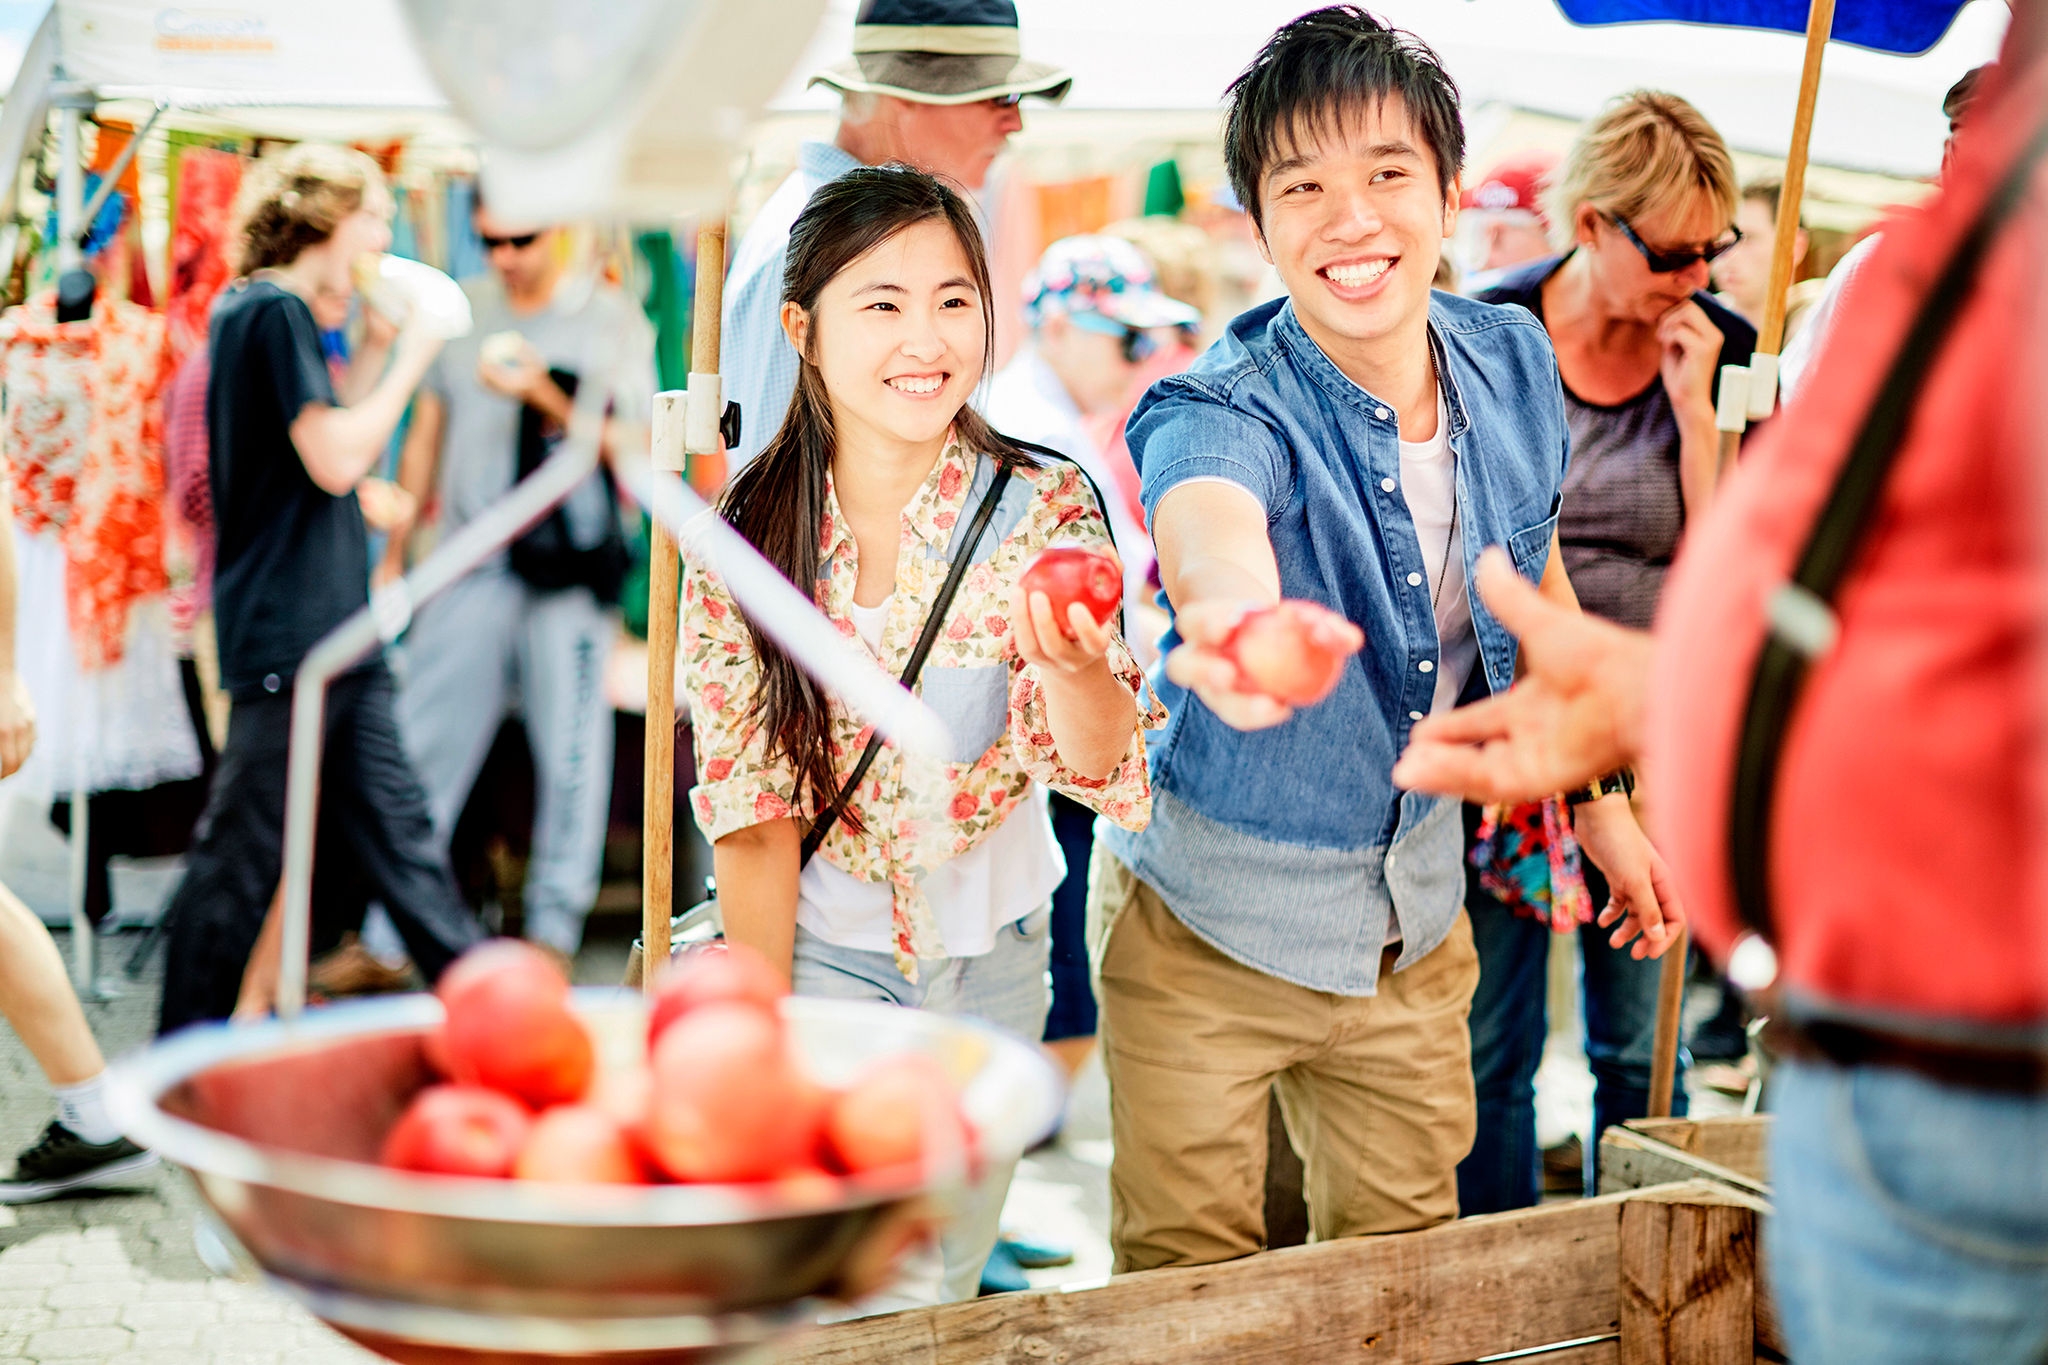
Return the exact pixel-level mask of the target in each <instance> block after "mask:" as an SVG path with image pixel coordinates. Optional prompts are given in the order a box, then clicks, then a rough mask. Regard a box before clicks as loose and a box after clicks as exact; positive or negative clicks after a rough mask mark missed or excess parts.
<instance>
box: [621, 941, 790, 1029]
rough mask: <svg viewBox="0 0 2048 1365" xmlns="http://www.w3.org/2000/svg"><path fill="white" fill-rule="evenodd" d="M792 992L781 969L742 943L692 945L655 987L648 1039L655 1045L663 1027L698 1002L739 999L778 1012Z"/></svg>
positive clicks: (745, 1003)
mask: <svg viewBox="0 0 2048 1365" xmlns="http://www.w3.org/2000/svg"><path fill="white" fill-rule="evenodd" d="M788 994H789V983H788V982H786V981H784V980H783V979H782V973H780V972H778V971H776V970H775V969H774V968H773V967H771V966H769V965H768V959H767V958H765V957H763V956H761V954H760V953H759V952H757V951H755V950H754V949H752V948H749V947H748V946H747V945H746V944H744V943H714V944H707V945H705V946H704V947H701V948H692V949H691V950H690V951H689V952H687V953H684V954H683V955H682V956H681V957H680V958H678V959H677V960H676V961H675V962H674V963H673V964H672V965H671V966H670V967H669V969H668V971H666V972H664V973H663V974H662V977H661V981H660V983H659V984H657V985H656V987H655V991H654V1004H653V1006H652V1008H650V1009H649V1010H648V1013H647V1042H648V1044H649V1046H652V1045H653V1044H654V1042H655V1040H657V1039H659V1038H660V1037H661V1035H662V1031H663V1030H664V1029H666V1028H667V1027H668V1026H669V1025H670V1024H673V1023H674V1022H675V1021H676V1020H678V1019H680V1018H682V1017H683V1016H684V1015H685V1014H688V1013H689V1012H690V1011H691V1010H694V1009H697V1008H699V1007H700V1006H703V1005H716V1004H721V1003H738V1004H743V1005H754V1006H757V1007H759V1008H761V1009H764V1010H766V1011H768V1013H770V1014H774V1013H775V1011H776V1010H777V1009H778V1008H779V1007H780V1005H781V1003H782V998H783V997H784V996H786V995H788Z"/></svg>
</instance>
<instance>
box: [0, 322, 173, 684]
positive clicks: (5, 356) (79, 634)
mask: <svg viewBox="0 0 2048 1365" xmlns="http://www.w3.org/2000/svg"><path fill="white" fill-rule="evenodd" d="M169 377H170V351H169V348H168V346H167V345H166V341H165V322H164V319H163V318H161V317H159V316H158V315H156V314H154V313H152V312H150V311H149V310H148V309H146V308H143V307H140V306H138V305H136V304H131V303H126V302H123V301H121V300H118V299H105V298H103V299H101V300H100V302H99V303H98V304H97V305H96V306H95V308H94V310H93V316H92V317H91V318H89V319H87V320H86V321H83V322H63V323H60V322H58V321H57V320H56V296H55V295H54V294H44V295H40V296H38V297H36V298H34V299H32V300H30V301H29V302H28V303H25V304H23V305H21V306H20V307H19V308H14V309H10V310H9V311H8V312H7V314H6V315H5V316H0V386H4V391H5V400H6V414H5V419H4V427H0V440H4V443H5V449H6V452H7V459H8V464H9V466H10V469H11V471H12V474H13V478H14V515H15V520H16V521H17V522H19V523H20V524H21V526H22V528H23V529H24V530H26V531H29V532H31V533H35V532H39V531H44V530H52V529H54V530H55V531H57V533H58V535H59V537H60V538H61V540H62V541H63V544H64V563H65V582H64V588H65V590H64V599H65V608H66V612H65V614H66V617H67V619H68V621H69V622H70V627H71V634H72V643H73V646H74V648H75V649H76V651H77V657H78V664H79V667H80V668H82V669H84V670H85V671H87V672H90V671H92V670H94V669H98V668H104V667H106V666H107V665H109V664H112V663H115V662H118V661H119V659H120V658H121V650H122V642H123V639H124V637H125V635H126V633H127V624H128V609H129V606H130V605H131V604H132V603H133V602H135V601H136V600H137V599H139V598H143V597H150V596H154V595H157V594H160V593H162V592H163V591H164V590H165V589H166V588H167V587H168V586H169V580H168V579H167V577H166V576H165V573H164V546H163V511H162V500H163V492H164V477H163V459H162V452H163V432H162V430H161V409H160V406H159V399H160V397H161V394H162V390H163V387H164V384H165V383H166V381H167V380H168V379H169Z"/></svg>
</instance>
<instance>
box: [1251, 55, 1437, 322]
mask: <svg viewBox="0 0 2048 1365" xmlns="http://www.w3.org/2000/svg"><path fill="white" fill-rule="evenodd" d="M1259 200H1260V203H1259V207H1260V216H1261V218H1262V219H1263V229H1264V230H1263V233H1262V238H1263V248H1264V251H1265V253H1266V256H1267V258H1268V259H1269V260H1271V261H1272V262H1273V266H1274V268H1275V269H1276V270H1278V271H1279V272H1280V278H1281V279H1282V280H1283V281H1285V282H1286V285H1287V292H1288V293H1289V294H1290V295H1292V296H1293V299H1294V307H1295V311H1296V312H1297V313H1298V314H1299V315H1300V317H1301V321H1302V325H1303V326H1304V327H1305V328H1307V330H1308V332H1309V335H1311V336H1312V337H1314V338H1315V339H1316V341H1317V343H1318V344H1319V345H1321V346H1323V347H1324V349H1325V350H1352V349H1356V348H1358V347H1361V346H1363V347H1365V348H1368V349H1370V348H1371V347H1372V346H1373V344H1374V343H1375V342H1378V341H1380V340H1381V339H1383V338H1387V337H1390V336H1397V335H1401V334H1404V333H1405V332H1406V331H1407V330H1409V329H1410V328H1412V327H1417V326H1420V325H1421V320H1422V319H1423V318H1424V317H1426V316H1427V313H1428V309H1429V288H1430V281H1431V280H1432V279H1433V278H1434V277H1435V275H1436V263H1437V258H1438V257H1439V256H1440V255H1441V254H1442V252H1443V243H1444V238H1445V237H1447V236H1448V235H1449V234H1450V232H1451V230H1452V228H1453V227H1454V226H1455V224H1456V221H1457V207H1456V206H1457V202H1458V187H1457V184H1456V183H1455V182H1453V183H1452V184H1450V185H1448V186H1446V185H1445V184H1444V183H1443V182H1442V181H1441V180H1440V179H1439V178H1438V172H1437V165H1436V159H1435V157H1434V156H1433V155H1432V154H1431V152H1430V146H1429V143H1428V141H1427V140H1426V139H1425V138H1424V137H1423V135H1422V132H1421V130H1420V129H1418V128H1416V127H1415V125H1414V123H1413V121H1412V120H1411V119H1410V118H1409V115H1408V110H1407V106H1406V105H1405V104H1404V103H1403V102H1402V99H1401V97H1400V96H1399V95H1398V94H1393V93H1389V94H1388V95H1387V96H1386V98H1385V99H1384V100H1379V101H1374V102H1366V103H1362V104H1359V105H1357V106H1355V107H1353V108H1350V109H1346V110H1343V111H1342V112H1340V113H1336V114H1334V115H1333V116H1332V117H1330V118H1329V119H1327V120H1324V121H1322V126H1320V127H1310V126H1306V125H1305V124H1298V125H1297V126H1296V128H1295V130H1294V136H1293V137H1292V138H1288V139H1283V140H1282V142H1281V145H1280V148H1279V154H1278V156H1277V157H1276V158H1275V159H1274V162H1273V164H1272V165H1271V166H1270V167H1269V168H1267V170H1266V173H1265V177H1264V180H1263V182H1262V184H1261V186H1260V192H1259Z"/></svg>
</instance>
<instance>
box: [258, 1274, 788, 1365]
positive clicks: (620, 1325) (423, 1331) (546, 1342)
mask: <svg viewBox="0 0 2048 1365" xmlns="http://www.w3.org/2000/svg"><path fill="white" fill-rule="evenodd" d="M263 1283H264V1284H265V1285H266V1286H268V1287H269V1288H271V1289H273V1290H275V1291H277V1292H278V1293H280V1294H283V1295H284V1296H285V1297H286V1298H288V1299H290V1300H292V1302H294V1303H296V1304H298V1305H299V1307H301V1308H303V1309H305V1310H306V1311H307V1312H309V1313H311V1314H312V1315H313V1316H314V1317H316V1318H319V1319H320V1320H321V1321H322V1322H325V1323H327V1324H328V1325H329V1326H332V1327H340V1328H352V1329H354V1330H356V1331H361V1332H369V1333H374V1334H376V1335H379V1336H386V1337H393V1338H397V1339H399V1340H403V1341H410V1342H415V1343H425V1344H429V1345H435V1346H452V1347H455V1348H457V1349H459V1350H468V1351H504V1352H514V1353H518V1354H525V1355H532V1354H538V1353H550V1352H551V1353H556V1354H564V1355H567V1354H575V1355H584V1354H598V1353H613V1352H627V1351H633V1352H641V1351H676V1350H705V1349H712V1348H716V1347H721V1346H752V1345H757V1344H759V1343H762V1342H766V1341H770V1340H773V1339H774V1338H776V1337H778V1336H781V1335H782V1334H783V1333H785V1332H787V1331H789V1329H790V1328H792V1327H795V1326H797V1325H799V1324H801V1323H804V1322H814V1321H816V1320H817V1317H818V1314H819V1313H820V1312H821V1311H823V1309H824V1307H825V1304H824V1301H822V1300H819V1299H797V1300H795V1301H793V1302H791V1303H788V1304H785V1305H783V1306H781V1307H779V1308H774V1309H754V1310H750V1311H741V1312H729V1313H718V1314H715V1315H706V1314H702V1313H685V1314H668V1315H663V1316H658V1317H638V1318H591V1317H566V1318H565V1317H549V1316H542V1315H535V1314H526V1313H501V1312H478V1311H475V1310H469V1309H462V1308H451V1307H447V1306H445V1305H441V1304H428V1303H412V1302H407V1301H402V1300H394V1299H374V1298H369V1297H366V1296H364V1295H361V1294H352V1293H350V1292H348V1291H346V1290H342V1289H335V1288H332V1287H330V1286H327V1285H315V1284H307V1283H305V1282H303V1281H300V1280H294V1279H288V1278H285V1277H283V1276H280V1275H274V1274H269V1273H266V1274H265V1275H264V1276H263Z"/></svg>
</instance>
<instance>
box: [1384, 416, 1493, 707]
mask: <svg viewBox="0 0 2048 1365" xmlns="http://www.w3.org/2000/svg"><path fill="white" fill-rule="evenodd" d="M1401 495H1402V496H1403V497H1404V498H1406V499H1407V501H1408V515H1409V517H1410V518H1411V519H1412V520H1413V521H1414V522H1415V538H1416V540H1417V541H1419V542H1420V543H1421V546H1422V569H1423V580H1422V582H1420V583H1416V584H1410V585H1409V586H1410V588H1411V589H1414V590H1420V591H1424V592H1428V593H1430V594H1431V597H1432V600H1433V601H1434V602H1435V605H1436V638H1437V663H1436V695H1435V697H1434V698H1433V699H1432V701H1431V703H1430V708H1429V709H1430V710H1431V711H1448V710H1450V709H1451V708H1452V707H1453V706H1456V705H1457V704H1458V693H1459V692H1461V691H1463V690H1464V687H1465V680H1466V679H1467V678H1468V677H1470V676H1471V675H1472V668H1473V665H1474V664H1476V663H1477V662H1478V661H1479V637H1478V636H1477V635H1476V634H1474V633H1473V630H1472V605H1471V603H1470V602H1469V601H1468V600H1467V599H1466V596H1465V530H1464V526H1463V525H1462V524H1457V525H1454V524H1453V522H1454V521H1456V518H1455V516H1454V509H1455V508H1456V506H1457V497H1458V462H1457V460H1456V459H1454V458H1453V457H1452V455H1451V422H1450V417H1449V415H1448V413H1447V412H1446V411H1445V408H1444V394H1443V388H1442V386H1441V385H1439V386H1438V388H1437V393H1436V435H1435V436H1433V437H1431V438H1430V439H1429V440H1427V441H1413V442H1411V441H1403V442H1401Z"/></svg>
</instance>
